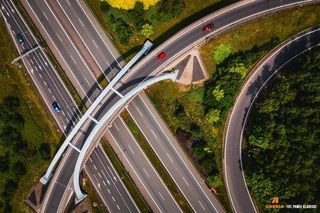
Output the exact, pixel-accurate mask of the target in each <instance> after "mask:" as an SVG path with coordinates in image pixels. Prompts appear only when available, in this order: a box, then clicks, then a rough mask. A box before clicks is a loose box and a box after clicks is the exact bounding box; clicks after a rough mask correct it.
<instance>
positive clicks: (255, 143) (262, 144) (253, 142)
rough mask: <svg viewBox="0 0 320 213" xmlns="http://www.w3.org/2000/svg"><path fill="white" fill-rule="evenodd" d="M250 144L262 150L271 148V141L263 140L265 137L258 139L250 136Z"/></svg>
mask: <svg viewBox="0 0 320 213" xmlns="http://www.w3.org/2000/svg"><path fill="white" fill-rule="evenodd" d="M249 143H250V144H251V145H253V146H257V147H260V148H261V149H266V148H268V146H269V141H268V139H267V138H263V137H259V138H256V137H255V136H254V135H250V137H249Z"/></svg>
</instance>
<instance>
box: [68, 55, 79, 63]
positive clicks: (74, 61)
mask: <svg viewBox="0 0 320 213" xmlns="http://www.w3.org/2000/svg"><path fill="white" fill-rule="evenodd" d="M70 57H71V59H72V61H73V63H74V64H77V62H76V60H75V59H74V57H73V56H72V55H70Z"/></svg>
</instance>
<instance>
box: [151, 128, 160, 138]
mask: <svg viewBox="0 0 320 213" xmlns="http://www.w3.org/2000/svg"><path fill="white" fill-rule="evenodd" d="M150 130H151V132H152V134H153V136H154V137H155V138H156V139H157V140H158V136H157V135H156V133H155V132H154V131H153V129H150Z"/></svg>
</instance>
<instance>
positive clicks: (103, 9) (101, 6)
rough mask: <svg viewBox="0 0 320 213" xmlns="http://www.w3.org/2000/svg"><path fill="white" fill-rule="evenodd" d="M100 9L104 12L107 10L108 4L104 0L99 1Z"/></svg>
mask: <svg viewBox="0 0 320 213" xmlns="http://www.w3.org/2000/svg"><path fill="white" fill-rule="evenodd" d="M100 9H101V10H102V11H103V12H105V13H106V12H108V11H109V9H110V5H109V4H108V2H106V1H100Z"/></svg>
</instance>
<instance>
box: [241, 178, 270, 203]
mask: <svg viewBox="0 0 320 213" xmlns="http://www.w3.org/2000/svg"><path fill="white" fill-rule="evenodd" d="M246 182H247V184H248V186H249V188H250V189H251V191H252V193H253V194H254V196H255V197H256V198H258V200H259V201H260V202H261V203H262V204H267V203H268V202H270V198H271V197H272V195H273V194H274V191H273V186H272V182H271V181H270V179H269V178H267V177H265V176H264V175H263V173H262V172H257V173H252V174H251V175H250V176H248V177H247V178H246Z"/></svg>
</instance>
